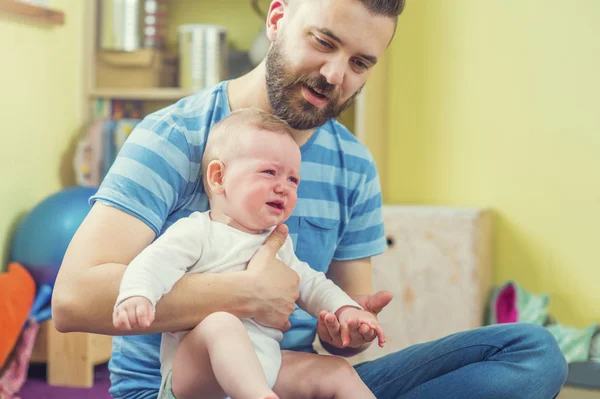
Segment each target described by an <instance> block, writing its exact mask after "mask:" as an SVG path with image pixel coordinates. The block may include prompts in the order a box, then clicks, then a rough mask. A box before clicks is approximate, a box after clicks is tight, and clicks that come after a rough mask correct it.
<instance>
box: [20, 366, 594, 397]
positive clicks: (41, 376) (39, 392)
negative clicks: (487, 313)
mask: <svg viewBox="0 0 600 399" xmlns="http://www.w3.org/2000/svg"><path fill="white" fill-rule="evenodd" d="M45 376H46V368H45V366H44V365H33V366H32V367H31V368H30V372H29V379H28V380H27V382H26V383H25V386H24V387H23V389H22V390H21V392H19V397H20V398H21V399H82V398H85V399H111V396H110V395H109V393H108V388H109V386H110V379H109V373H108V369H107V368H106V365H105V364H104V365H99V366H97V367H96V382H95V384H94V386H93V387H92V388H89V389H85V388H64V387H51V386H48V385H47V384H46V382H45ZM558 399H600V391H589V390H584V389H578V388H573V387H565V388H564V389H563V391H562V392H561V394H560V396H559V397H558Z"/></svg>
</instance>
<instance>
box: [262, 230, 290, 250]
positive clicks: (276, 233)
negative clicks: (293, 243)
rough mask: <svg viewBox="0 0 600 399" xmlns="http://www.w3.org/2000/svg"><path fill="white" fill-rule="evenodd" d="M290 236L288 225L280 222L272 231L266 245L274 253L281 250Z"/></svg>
mask: <svg viewBox="0 0 600 399" xmlns="http://www.w3.org/2000/svg"><path fill="white" fill-rule="evenodd" d="M287 236H288V227H287V226H286V225H285V224H280V225H278V226H277V227H275V229H274V230H273V231H272V232H271V234H270V235H269V236H268V237H267V240H266V241H265V244H264V245H263V246H264V247H266V248H268V249H270V250H271V251H272V253H273V254H276V253H277V252H279V250H280V249H281V247H283V244H284V243H285V240H287Z"/></svg>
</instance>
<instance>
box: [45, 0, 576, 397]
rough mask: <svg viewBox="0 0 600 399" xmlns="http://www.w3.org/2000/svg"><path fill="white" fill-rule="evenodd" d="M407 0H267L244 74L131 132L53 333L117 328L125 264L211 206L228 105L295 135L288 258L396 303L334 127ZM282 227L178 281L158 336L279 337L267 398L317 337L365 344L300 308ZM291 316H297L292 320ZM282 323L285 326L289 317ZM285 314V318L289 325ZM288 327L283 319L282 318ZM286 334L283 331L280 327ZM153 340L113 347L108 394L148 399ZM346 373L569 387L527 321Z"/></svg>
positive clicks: (66, 279) (411, 380)
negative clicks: (225, 320)
mask: <svg viewBox="0 0 600 399" xmlns="http://www.w3.org/2000/svg"><path fill="white" fill-rule="evenodd" d="M403 5H404V1H402V0H395V1H394V0H287V1H284V0H274V1H272V2H271V4H270V7H269V12H268V17H267V35H268V37H269V39H270V40H271V42H272V46H271V48H270V50H269V53H268V55H267V57H266V59H265V61H263V63H262V64H260V65H259V66H258V67H257V68H256V69H255V70H253V71H252V72H250V73H249V74H247V75H245V76H242V77H240V78H238V79H235V80H233V81H231V82H224V83H221V84H220V85H218V86H216V87H213V88H209V89H206V90H204V91H203V92H201V93H198V94H196V95H194V96H191V97H189V98H187V99H184V100H182V101H180V102H179V103H178V104H176V105H174V106H171V107H169V108H166V109H164V110H162V111H159V112H157V113H155V114H153V115H150V116H148V117H147V118H146V119H145V120H144V121H143V122H141V123H140V125H139V126H138V128H136V130H135V131H134V132H133V133H132V135H131V137H130V138H129V140H128V142H127V143H126V145H125V146H124V147H123V149H122V151H121V153H120V154H119V157H118V159H117V161H116V162H115V165H114V166H113V167H112V169H111V171H110V173H109V174H108V176H107V177H106V178H105V180H104V182H103V184H102V186H101V187H100V189H99V191H98V194H97V195H96V196H95V197H93V199H92V201H93V203H94V205H93V208H92V210H91V211H90V214H89V215H88V217H87V218H86V220H85V221H84V223H83V224H82V226H81V228H80V229H79V230H78V232H77V234H76V235H75V237H74V238H73V241H72V242H71V245H70V247H69V249H68V251H67V254H66V255H65V259H64V261H63V265H62V268H61V270H60V273H59V276H58V278H57V282H56V286H55V291H54V298H53V311H54V314H53V316H54V323H55V325H56V327H57V328H58V329H59V330H60V331H91V332H97V333H106V334H117V332H116V331H115V329H114V328H113V327H112V324H111V312H112V305H113V304H114V301H115V298H116V296H117V291H118V286H119V281H120V279H121V276H122V274H123V271H124V269H125V267H126V265H127V264H128V263H129V262H130V261H131V260H132V259H133V257H135V255H137V254H138V253H139V252H140V251H141V250H142V249H143V248H145V247H146V246H147V245H148V244H149V243H151V242H152V240H153V239H154V238H155V237H156V236H157V235H159V234H160V233H161V232H163V231H164V230H165V229H166V228H167V227H168V226H170V225H171V224H172V223H173V222H174V221H176V220H177V219H179V218H180V217H183V216H186V215H188V214H189V213H191V212H193V211H198V210H206V209H207V198H206V195H205V194H204V191H203V189H202V182H201V181H200V180H199V178H198V176H199V174H200V169H199V163H200V159H201V156H202V151H203V148H204V143H205V140H206V135H207V134H208V131H209V130H210V127H211V126H212V125H214V124H215V123H216V122H218V121H219V120H221V119H222V118H224V117H225V116H226V115H228V114H229V112H231V110H235V109H239V108H245V107H258V108H261V109H263V110H266V111H269V112H273V113H274V114H276V115H277V116H279V117H281V118H282V119H284V120H286V121H287V122H288V123H289V124H290V126H292V128H294V129H295V132H294V133H295V135H294V136H295V139H296V141H297V142H298V144H299V145H300V146H301V150H302V169H301V175H302V184H301V185H300V188H299V191H298V196H299V199H298V205H297V207H296V210H295V211H294V213H293V216H292V217H291V218H290V220H289V221H288V227H289V232H290V234H291V236H292V238H293V239H294V242H295V245H296V248H295V249H296V252H297V255H298V257H299V258H300V259H301V260H303V261H306V262H308V263H309V264H310V265H311V267H313V268H315V269H317V270H322V271H325V272H327V274H328V276H329V277H330V278H331V279H332V280H334V281H335V282H336V283H337V284H338V285H339V286H340V287H342V288H343V289H344V290H345V291H346V292H347V293H349V294H350V295H352V296H353V297H354V298H355V299H356V300H357V301H358V302H360V303H361V305H363V307H364V308H365V309H368V310H370V311H372V312H373V313H375V314H376V313H378V312H379V311H381V309H382V308H383V307H385V305H387V303H388V302H389V301H390V299H391V298H390V295H389V294H388V293H385V292H380V293H377V294H375V295H371V289H372V287H371V264H370V257H371V256H374V255H377V254H379V253H381V252H382V251H384V249H385V239H384V234H383V224H382V217H381V193H380V188H379V181H378V176H377V172H376V169H375V166H374V163H373V160H372V158H371V157H370V154H369V153H368V151H367V150H366V149H365V148H364V147H363V146H362V145H360V144H359V143H358V142H357V141H356V140H355V139H354V138H353V137H352V136H351V135H350V134H349V132H348V131H347V130H346V129H345V128H344V127H343V126H341V125H339V124H338V123H337V122H335V121H334V120H333V119H332V118H335V117H336V116H337V115H338V114H339V113H340V112H341V111H342V110H343V109H344V108H345V107H346V106H347V105H348V104H349V103H350V101H352V99H353V98H354V96H355V95H356V94H357V93H358V92H359V91H360V89H361V88H362V86H363V85H364V84H365V82H366V79H367V77H368V75H369V71H370V70H371V68H372V67H373V65H374V64H375V63H376V62H377V60H378V59H379V58H380V57H381V56H382V55H383V53H384V51H385V49H386V48H387V46H388V45H389V43H390V41H391V39H392V37H393V34H394V31H395V27H396V22H397V16H398V15H399V14H400V13H401V11H402V8H403ZM286 233H287V230H286V229H285V228H284V227H281V228H279V229H278V230H276V231H275V233H274V234H273V235H272V236H271V237H270V239H269V240H267V243H266V244H265V246H264V247H263V248H261V249H260V250H259V251H258V252H257V253H256V255H255V256H254V258H253V259H252V261H251V262H250V264H249V265H248V270H247V271H244V272H240V273H230V274H217V275H210V274H202V275H192V276H186V277H185V278H184V279H182V280H181V281H180V282H179V283H178V284H176V285H175V287H174V288H173V290H172V291H171V292H170V293H169V294H167V295H166V296H165V297H164V298H163V300H162V301H161V303H160V304H159V305H158V306H157V309H156V320H155V322H154V324H153V326H152V328H151V330H152V331H151V332H152V333H158V332H164V331H176V330H182V329H190V328H192V327H193V326H195V325H197V324H198V323H199V322H200V321H201V320H202V319H203V318H204V317H206V316H207V315H209V314H211V313H213V312H216V311H226V312H230V313H232V314H235V315H236V316H238V317H252V318H254V319H255V320H257V321H258V322H259V323H261V324H264V325H267V326H271V327H275V328H279V329H281V330H283V331H287V330H288V329H289V331H288V332H287V333H286V334H285V337H284V340H283V342H282V349H289V350H293V351H294V352H291V351H286V352H284V356H283V362H284V363H285V364H286V365H289V366H286V367H284V368H283V369H284V370H286V371H285V372H282V373H280V375H279V376H278V380H277V383H276V386H275V391H276V392H277V389H278V385H281V386H286V387H290V386H292V387H294V386H295V387H297V389H298V390H299V391H298V392H295V391H292V392H290V391H287V392H277V393H278V394H279V395H281V396H282V397H289V398H297V397H301V396H300V394H301V390H302V386H301V385H302V384H291V383H290V382H294V381H295V380H297V379H298V378H319V376H317V375H313V374H311V367H310V363H311V359H312V356H311V355H308V354H305V353H302V352H310V351H311V349H312V348H311V343H312V340H313V337H314V334H315V330H316V332H317V333H318V335H319V337H320V339H321V340H322V341H323V342H324V345H325V346H326V347H327V348H328V349H330V350H331V351H332V352H335V353H336V354H339V355H345V354H349V353H350V352H351V351H359V350H362V349H364V347H365V346H366V345H368V344H369V343H370V342H371V341H372V340H373V339H374V336H373V335H371V334H368V333H365V332H364V331H357V330H354V331H352V334H351V342H350V345H349V347H346V348H343V349H340V348H341V347H342V345H341V339H340V331H339V325H338V324H337V321H336V320H335V316H334V315H332V314H323V315H321V316H320V317H319V319H318V320H316V321H315V320H314V319H312V318H310V317H308V316H307V315H306V314H304V313H302V312H301V311H294V302H295V300H296V299H297V296H298V291H297V275H295V273H294V272H293V271H291V270H290V269H289V268H287V267H286V266H285V265H283V264H282V263H281V262H279V261H278V260H276V259H274V253H275V252H276V251H277V249H278V242H281V241H282V239H284V238H285V235H286ZM292 312H293V313H292ZM290 315H291V317H290ZM288 319H289V321H288ZM290 322H291V323H290ZM290 326H291V328H290ZM158 348H159V338H157V335H143V336H132V337H115V339H114V343H113V357H112V359H111V365H110V367H111V373H112V376H111V378H112V382H113V385H112V388H111V392H112V394H113V395H114V397H116V398H156V395H157V392H158V388H159V384H160V374H159V363H158ZM356 371H357V372H358V374H359V375H360V376H361V378H362V379H363V380H364V381H365V383H366V384H367V385H368V386H369V388H370V389H371V390H372V391H373V393H374V394H375V395H376V396H377V397H378V398H417V397H420V398H536V399H537V398H540V399H541V398H552V397H555V396H556V395H557V394H558V391H559V390H560V387H561V386H562V383H563V382H564V379H565V377H566V364H565V360H564V357H563V356H562V354H561V353H560V351H559V349H558V347H557V345H556V342H555V341H554V338H553V337H552V336H551V335H550V334H549V333H548V332H547V331H546V330H544V329H542V328H538V327H536V326H533V325H520V324H515V325H502V326H493V327H488V328H483V329H478V330H474V331H468V332H464V333H460V334H455V335H452V336H450V337H446V338H444V339H441V340H439V341H435V342H432V343H427V344H423V345H417V346H413V347H411V348H407V349H405V350H403V351H401V352H398V353H395V354H391V355H388V356H386V357H384V358H382V359H378V360H377V361H373V362H368V363H365V364H361V365H358V366H356Z"/></svg>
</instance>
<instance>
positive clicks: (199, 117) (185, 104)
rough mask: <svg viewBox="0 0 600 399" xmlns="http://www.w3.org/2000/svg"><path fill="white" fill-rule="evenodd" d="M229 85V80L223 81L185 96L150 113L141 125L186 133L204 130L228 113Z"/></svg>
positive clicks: (147, 127) (156, 129)
mask: <svg viewBox="0 0 600 399" xmlns="http://www.w3.org/2000/svg"><path fill="white" fill-rule="evenodd" d="M226 87H227V86H226V82H221V83H219V84H217V85H215V86H211V87H208V88H205V89H203V90H201V91H199V92H198V93H196V94H193V95H191V96H188V97H185V98H182V99H181V100H179V101H177V102H176V103H175V104H172V105H170V106H168V107H166V108H162V109H160V110H158V111H155V112H153V113H151V114H149V115H147V116H146V117H145V118H144V120H142V122H140V124H139V125H138V126H139V127H140V128H142V129H147V130H152V131H155V132H161V131H164V130H173V129H175V130H180V131H181V132H183V133H187V132H198V131H200V132H202V131H203V130H205V129H207V128H209V127H210V126H211V125H212V124H214V123H215V120H220V119H222V118H223V117H224V116H225V114H226V113H227V111H228V104H227V100H226V93H225V92H224V91H225V90H226Z"/></svg>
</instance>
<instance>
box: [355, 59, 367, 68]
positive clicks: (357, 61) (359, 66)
mask: <svg viewBox="0 0 600 399" xmlns="http://www.w3.org/2000/svg"><path fill="white" fill-rule="evenodd" d="M354 65H356V66H357V67H358V68H360V69H369V66H368V65H367V64H365V63H364V62H362V61H361V60H355V61H354Z"/></svg>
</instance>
